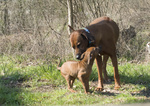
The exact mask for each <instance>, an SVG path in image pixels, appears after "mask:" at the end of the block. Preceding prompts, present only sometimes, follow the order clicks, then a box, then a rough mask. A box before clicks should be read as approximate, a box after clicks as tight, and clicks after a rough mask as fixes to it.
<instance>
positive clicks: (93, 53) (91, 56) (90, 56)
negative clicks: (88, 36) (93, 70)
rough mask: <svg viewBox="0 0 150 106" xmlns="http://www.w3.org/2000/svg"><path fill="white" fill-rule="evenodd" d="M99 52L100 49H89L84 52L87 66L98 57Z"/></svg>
mask: <svg viewBox="0 0 150 106" xmlns="http://www.w3.org/2000/svg"><path fill="white" fill-rule="evenodd" d="M99 52H100V48H99V47H90V48H88V49H87V50H86V52H85V53H84V54H85V56H86V57H85V58H87V59H88V64H90V61H91V60H93V61H94V59H95V58H96V57H97V56H98V55H100V54H99Z"/></svg>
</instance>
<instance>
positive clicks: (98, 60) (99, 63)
mask: <svg viewBox="0 0 150 106" xmlns="http://www.w3.org/2000/svg"><path fill="white" fill-rule="evenodd" d="M96 65H97V70H98V87H97V88H96V90H97V91H102V90H103V77H102V57H101V56H97V57H96Z"/></svg>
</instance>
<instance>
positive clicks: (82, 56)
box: [81, 52, 85, 60]
mask: <svg viewBox="0 0 150 106" xmlns="http://www.w3.org/2000/svg"><path fill="white" fill-rule="evenodd" d="M84 56H85V52H84V53H83V54H82V55H81V60H82V59H83V58H84Z"/></svg>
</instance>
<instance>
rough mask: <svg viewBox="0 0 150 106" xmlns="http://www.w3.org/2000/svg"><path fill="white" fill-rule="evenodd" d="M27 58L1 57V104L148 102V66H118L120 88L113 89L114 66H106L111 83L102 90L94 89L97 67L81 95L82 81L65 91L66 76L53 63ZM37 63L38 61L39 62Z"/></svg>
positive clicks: (149, 89)
mask: <svg viewBox="0 0 150 106" xmlns="http://www.w3.org/2000/svg"><path fill="white" fill-rule="evenodd" d="M26 62H27V63H28V58H24V57H20V56H17V57H12V56H11V57H10V56H0V105H15V106H16V105H81V104H90V105H91V104H96V105H100V104H127V103H144V102H150V84H149V82H150V65H146V64H143V65H142V64H138V65H137V64H129V63H126V64H123V65H119V74H120V80H121V86H122V87H121V88H120V90H113V88H114V81H113V67H112V66H111V65H108V66H107V72H108V75H109V78H110V79H111V83H109V84H104V88H105V91H103V92H96V91H94V89H95V87H96V86H97V77H98V75H97V69H96V65H95V64H94V66H93V71H92V74H91V76H90V89H91V91H92V93H91V94H89V95H86V94H84V90H83V88H82V84H81V82H80V81H78V80H76V81H75V83H74V89H75V90H76V91H77V93H71V92H69V91H68V90H67V85H66V81H65V79H64V78H63V77H62V76H61V74H60V72H59V71H58V70H57V69H56V64H36V65H34V64H32V65H24V63H26ZM39 63H40V62H39Z"/></svg>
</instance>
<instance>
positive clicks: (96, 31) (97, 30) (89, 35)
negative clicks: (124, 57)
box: [69, 16, 120, 91]
mask: <svg viewBox="0 0 150 106" xmlns="http://www.w3.org/2000/svg"><path fill="white" fill-rule="evenodd" d="M69 27H70V28H71V29H72V30H73V32H72V33H71V34H70V43H71V46H72V47H73V48H74V49H75V54H76V58H77V59H79V60H80V59H81V55H82V53H84V52H85V51H86V49H87V48H89V47H92V46H94V47H100V48H101V52H100V54H101V55H103V56H104V58H103V62H102V56H97V57H96V64H97V69H98V87H97V89H96V90H100V91H102V90H103V78H102V71H103V72H104V78H105V79H106V80H107V79H108V78H107V73H106V63H107V60H108V57H109V56H110V58H111V60H112V64H113V67H114V80H115V88H114V89H119V88H120V78H119V73H118V62H117V57H116V42H117V40H118V37H119V27H118V25H117V24H116V23H115V22H114V21H113V20H111V19H110V18H109V17H105V16H104V17H100V18H97V19H95V20H94V21H92V22H91V23H90V25H89V26H87V27H86V28H83V29H79V30H74V29H73V28H72V27H71V26H69Z"/></svg>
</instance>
